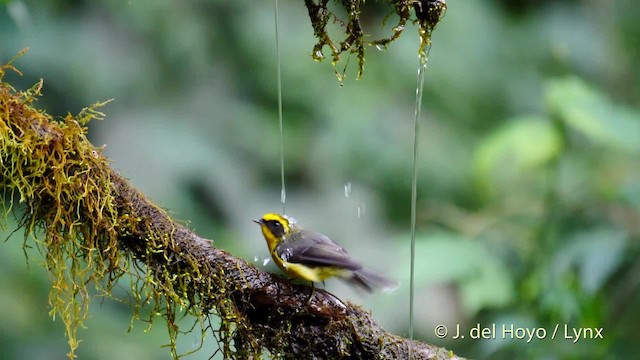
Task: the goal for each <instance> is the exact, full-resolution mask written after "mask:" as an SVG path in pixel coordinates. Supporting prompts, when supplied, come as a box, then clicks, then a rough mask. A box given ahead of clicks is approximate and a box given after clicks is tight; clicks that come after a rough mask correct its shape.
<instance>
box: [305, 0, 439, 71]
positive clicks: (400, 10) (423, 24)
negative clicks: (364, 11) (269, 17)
mask: <svg viewBox="0 0 640 360" xmlns="http://www.w3.org/2000/svg"><path fill="white" fill-rule="evenodd" d="M334 2H335V3H336V6H337V7H338V8H337V9H336V10H331V9H329V7H328V3H329V0H305V2H304V3H305V5H306V7H307V9H308V10H309V17H310V18H311V24H312V26H313V34H314V36H315V37H316V38H318V42H317V43H316V44H315V45H314V47H313V52H312V54H311V56H312V57H313V59H314V60H316V61H322V60H324V58H325V56H324V52H323V49H324V47H325V46H328V47H329V49H330V50H331V63H332V64H333V67H334V69H335V72H336V76H337V77H338V79H339V80H340V81H341V82H342V80H343V79H344V75H345V69H346V66H345V69H343V70H342V71H340V70H338V69H337V64H338V62H339V61H340V56H341V55H342V54H343V53H344V52H348V53H349V54H351V53H353V54H356V55H357V57H358V78H360V77H361V76H362V73H363V72H364V53H365V44H366V45H373V46H377V47H383V48H384V47H386V46H387V45H389V44H390V43H391V42H392V41H394V40H396V39H398V38H399V37H400V34H402V32H403V31H404V29H405V26H406V24H407V22H409V21H411V22H413V23H417V24H418V25H419V34H420V48H419V53H420V54H423V53H424V52H425V51H426V50H427V49H428V48H429V45H430V44H431V32H432V31H433V29H434V28H435V27H436V25H437V24H438V22H439V21H440V19H441V18H442V16H443V15H444V13H445V11H446V10H447V4H446V2H445V1H444V0H387V2H388V3H389V4H390V5H391V6H392V7H393V9H392V10H391V13H390V14H389V15H388V16H387V17H389V16H391V15H393V14H396V15H398V17H399V19H398V23H397V24H396V26H394V27H393V28H392V31H393V34H391V36H388V37H386V38H382V39H376V40H372V41H365V39H364V37H365V33H364V30H363V28H362V21H361V18H360V15H361V9H360V7H361V4H362V3H364V0H340V1H337V0H336V1H334ZM340 7H342V9H343V10H344V11H346V14H347V16H348V20H341V19H340V17H339V16H338V15H337V14H336V13H337V11H338V10H339V9H340ZM412 10H413V11H414V12H415V17H414V18H412V16H411V14H412ZM330 23H334V24H338V25H339V27H340V28H341V29H342V31H343V32H344V34H345V35H346V37H345V38H344V40H342V41H338V40H336V39H335V38H332V37H331V36H330V35H329V30H328V28H327V27H328V25H329V24H330Z"/></svg>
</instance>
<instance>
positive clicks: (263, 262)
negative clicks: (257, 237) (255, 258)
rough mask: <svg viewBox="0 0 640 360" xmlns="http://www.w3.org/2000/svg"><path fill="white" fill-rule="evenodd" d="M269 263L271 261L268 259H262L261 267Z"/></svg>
mask: <svg viewBox="0 0 640 360" xmlns="http://www.w3.org/2000/svg"><path fill="white" fill-rule="evenodd" d="M269 261H271V259H269V258H264V259H262V266H267V264H268V263H269Z"/></svg>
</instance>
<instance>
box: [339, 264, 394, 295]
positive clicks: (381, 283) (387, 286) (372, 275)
mask: <svg viewBox="0 0 640 360" xmlns="http://www.w3.org/2000/svg"><path fill="white" fill-rule="evenodd" d="M347 281H349V282H350V283H352V284H354V285H357V286H359V287H361V288H362V289H364V290H366V291H368V292H373V291H374V290H376V289H381V290H383V291H385V292H387V291H391V290H393V289H395V288H396V287H397V286H398V283H397V282H395V281H393V280H391V279H388V278H386V277H385V276H384V275H382V274H380V273H378V272H376V271H374V270H371V269H367V268H362V269H358V270H356V271H353V272H351V276H350V277H348V278H347Z"/></svg>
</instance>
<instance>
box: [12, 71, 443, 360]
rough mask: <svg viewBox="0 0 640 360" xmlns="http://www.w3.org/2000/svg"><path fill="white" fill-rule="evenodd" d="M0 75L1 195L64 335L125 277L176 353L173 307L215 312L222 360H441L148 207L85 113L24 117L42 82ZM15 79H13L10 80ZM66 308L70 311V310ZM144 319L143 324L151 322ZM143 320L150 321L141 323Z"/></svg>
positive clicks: (90, 111) (32, 111) (91, 112)
mask: <svg viewBox="0 0 640 360" xmlns="http://www.w3.org/2000/svg"><path fill="white" fill-rule="evenodd" d="M7 70H15V69H14V68H13V67H12V66H11V65H5V66H3V67H1V68H0V164H1V165H2V172H1V174H0V194H2V200H3V202H8V201H15V200H17V199H16V196H14V195H15V194H16V193H17V194H19V195H20V202H22V203H25V204H26V210H25V212H24V216H23V218H22V222H21V224H22V225H23V226H24V227H25V241H28V240H27V235H30V234H31V235H38V236H39V240H38V242H37V245H38V246H39V247H41V248H42V249H43V250H44V251H43V252H44V254H45V257H46V262H47V267H48V270H49V271H50V272H51V274H52V276H53V279H54V280H53V285H52V290H51V295H50V304H51V306H52V308H53V311H55V312H57V313H58V314H60V316H61V317H62V318H63V320H64V321H65V324H66V326H67V335H68V336H69V339H70V340H69V341H70V345H71V354H70V356H73V350H74V349H75V347H76V346H77V343H76V342H75V329H76V328H77V326H79V324H81V322H82V320H83V319H84V316H86V311H87V310H86V309H87V306H88V301H89V299H90V296H89V293H88V292H87V289H86V286H87V284H90V283H92V284H94V285H95V286H96V287H97V288H98V289H101V290H103V291H105V292H109V291H110V290H111V286H112V285H113V284H114V282H115V280H116V279H118V278H119V277H120V276H122V275H124V274H128V275H130V276H132V277H135V276H136V275H135V274H136V272H135V271H133V270H135V269H133V270H132V266H133V267H136V268H139V269H142V273H143V275H142V276H140V275H137V276H140V278H139V279H138V281H136V282H134V284H135V286H132V292H133V294H134V298H135V299H138V301H137V302H136V304H135V313H134V316H137V310H138V309H139V307H141V306H143V305H146V304H152V306H154V311H152V313H162V315H163V317H164V318H165V319H166V321H167V324H168V327H169V330H170V337H171V344H172V345H173V355H174V356H176V355H177V354H175V336H176V335H177V333H178V329H177V325H176V324H175V322H174V319H176V315H177V313H178V312H180V311H181V310H180V309H182V308H186V309H188V312H189V313H191V314H193V315H194V316H196V317H197V318H198V319H201V320H203V319H206V317H208V316H209V314H210V313H212V312H214V313H215V314H216V315H218V316H219V317H220V319H221V320H220V323H221V325H220V329H219V330H217V333H218V336H219V341H220V343H221V349H222V351H224V355H225V357H233V358H251V357H253V358H257V357H259V356H260V354H261V352H262V351H263V350H264V349H266V350H268V351H269V352H270V353H271V354H273V355H275V354H279V356H281V357H283V358H335V359H338V358H347V359H373V358H382V359H404V358H407V357H408V351H409V346H411V347H412V353H413V356H414V358H415V359H451V358H455V356H454V355H453V354H451V353H450V352H449V351H447V350H445V349H443V348H439V347H436V346H433V345H428V344H424V343H421V342H417V341H410V340H408V339H404V338H401V337H399V336H396V335H393V334H390V333H388V332H386V331H385V330H383V329H382V328H381V327H380V326H379V325H378V324H377V323H376V322H375V321H374V320H373V318H372V316H371V314H370V313H369V312H367V311H365V310H363V309H362V308H360V307H358V306H357V305H353V304H351V303H348V302H347V303H343V302H341V301H340V300H339V299H337V298H336V297H335V296H333V295H331V294H329V293H328V292H325V291H317V292H316V295H315V296H314V297H313V299H312V300H311V301H310V302H308V299H309V290H310V289H309V287H306V286H302V285H295V284H291V283H290V282H288V281H286V280H284V279H283V278H281V277H278V276H275V275H272V274H269V273H266V272H264V271H262V270H260V269H258V268H256V267H255V266H253V265H252V264H249V263H247V262H246V261H244V260H242V259H238V258H235V257H233V256H231V255H230V254H229V253H227V252H225V251H224V250H221V249H218V248H215V247H214V246H212V241H209V240H206V239H203V238H201V237H199V236H198V235H197V234H195V233H193V232H192V231H190V230H189V229H187V228H186V227H184V226H182V225H180V224H178V223H176V222H175V221H174V220H172V219H171V218H170V217H169V216H168V215H167V213H166V212H165V211H163V210H162V209H160V208H159V207H157V206H156V205H154V204H153V203H151V202H150V201H149V200H147V199H146V198H145V197H144V196H143V194H141V193H140V192H139V191H137V190H136V189H134V188H133V187H131V185H130V184H129V182H128V181H127V180H125V179H124V178H123V177H122V176H120V175H119V174H117V173H116V172H115V171H114V170H113V169H111V168H110V167H109V165H108V160H107V159H106V157H104V156H103V155H102V154H101V149H99V148H95V147H94V146H93V145H91V144H90V143H89V141H88V140H87V138H86V137H85V134H86V127H85V124H86V123H87V122H88V121H89V120H90V119H92V118H96V117H100V116H101V114H100V113H99V112H97V111H96V106H94V107H90V108H87V109H85V110H83V111H82V112H81V113H80V114H79V115H78V116H71V115H68V116H67V117H66V118H65V119H64V120H62V121H54V120H53V119H52V118H51V117H50V116H49V115H48V114H46V113H45V112H44V111H42V110H39V109H37V108H35V107H33V105H32V102H33V101H34V99H35V98H36V97H37V96H39V93H40V88H41V85H42V82H40V83H38V84H36V86H34V87H33V88H32V89H30V90H28V91H24V92H16V91H15V90H14V89H13V88H11V86H9V85H8V84H6V83H4V82H2V79H3V76H4V74H5V72H6V71H7ZM15 71H17V70H15ZM69 309H71V310H69ZM152 316H153V315H152ZM150 320H151V319H150Z"/></svg>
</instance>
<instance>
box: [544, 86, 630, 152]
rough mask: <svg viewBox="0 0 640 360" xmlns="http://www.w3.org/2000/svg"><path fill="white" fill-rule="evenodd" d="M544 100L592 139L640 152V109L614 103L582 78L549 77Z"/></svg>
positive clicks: (555, 114) (554, 112) (572, 127)
mask: <svg viewBox="0 0 640 360" xmlns="http://www.w3.org/2000/svg"><path fill="white" fill-rule="evenodd" d="M545 101H546V103H547V106H548V107H549V110H550V112H551V113H552V114H553V115H554V116H558V117H559V118H560V119H561V120H562V121H564V122H565V123H566V124H567V126H568V127H569V128H571V129H574V130H575V131H578V132H580V133H581V134H583V135H584V136H585V137H587V138H588V139H589V140H590V141H592V142H594V143H597V144H600V145H604V146H610V147H613V148H618V149H623V150H627V151H632V152H640V113H638V112H637V111H635V110H632V109H629V108H626V107H624V106H620V105H616V104H614V103H613V102H611V101H610V100H609V99H608V98H607V97H606V96H605V95H604V94H602V93H601V92H599V91H597V90H596V89H594V88H592V87H590V86H589V85H588V84H586V83H585V82H584V81H582V80H581V79H579V78H576V77H569V78H563V79H556V80H551V81H549V82H548V83H547V86H546V90H545Z"/></svg>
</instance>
